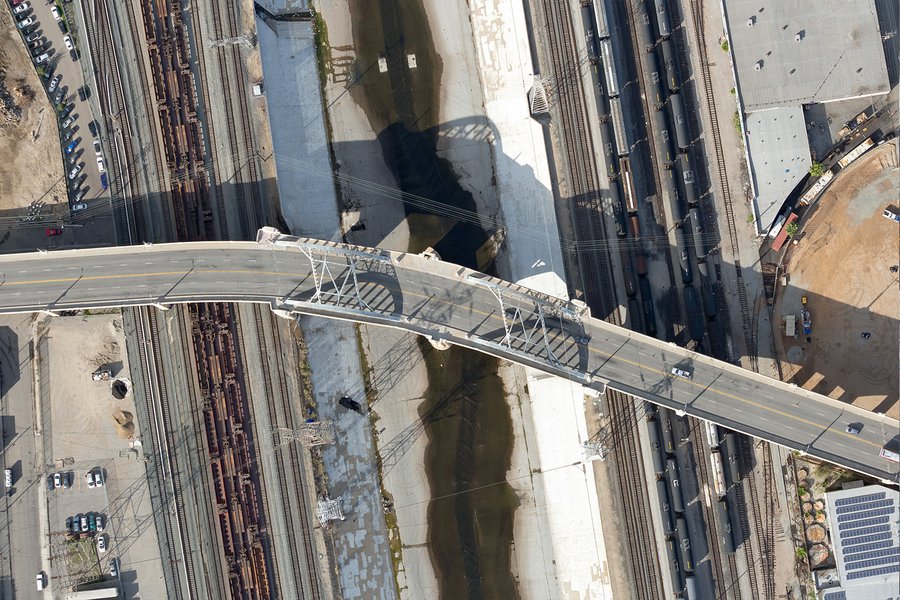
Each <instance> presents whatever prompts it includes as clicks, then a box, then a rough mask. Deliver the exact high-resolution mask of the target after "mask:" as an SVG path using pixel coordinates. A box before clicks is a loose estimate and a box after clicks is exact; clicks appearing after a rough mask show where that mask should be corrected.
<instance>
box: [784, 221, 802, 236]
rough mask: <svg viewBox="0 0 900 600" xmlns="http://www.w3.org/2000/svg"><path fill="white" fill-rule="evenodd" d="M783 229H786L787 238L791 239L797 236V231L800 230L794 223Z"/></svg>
mask: <svg viewBox="0 0 900 600" xmlns="http://www.w3.org/2000/svg"><path fill="white" fill-rule="evenodd" d="M785 229H787V234H788V237H789V238H792V237H794V236H795V235H797V231H798V230H799V229H800V227H799V226H798V225H797V224H796V223H788V225H787V227H786V228H785Z"/></svg>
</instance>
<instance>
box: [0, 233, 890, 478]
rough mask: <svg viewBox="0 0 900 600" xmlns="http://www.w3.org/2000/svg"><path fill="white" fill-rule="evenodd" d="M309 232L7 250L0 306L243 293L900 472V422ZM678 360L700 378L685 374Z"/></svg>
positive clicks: (434, 265) (534, 295)
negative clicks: (898, 441)
mask: <svg viewBox="0 0 900 600" xmlns="http://www.w3.org/2000/svg"><path fill="white" fill-rule="evenodd" d="M297 240H298V239H297V238H291V237H287V236H282V237H281V238H279V239H278V240H277V241H276V242H274V243H273V242H272V241H271V240H270V241H268V242H263V243H260V244H257V243H253V242H210V243H182V244H163V245H156V246H149V245H147V246H129V247H117V248H99V249H89V250H65V251H59V252H49V253H48V252H38V253H29V254H8V255H3V256H0V273H2V282H0V312H7V313H15V312H19V313H21V312H34V311H38V310H53V311H59V310H66V309H75V308H97V307H106V306H122V305H138V304H155V303H156V304H161V305H165V304H170V303H174V302H193V301H201V300H208V301H242V302H263V303H266V304H270V305H272V306H273V308H276V309H281V310H287V311H296V312H302V313H306V314H315V315H320V316H326V317H334V318H345V319H350V320H355V321H362V322H369V323H374V324H381V325H388V326H394V327H400V328H403V329H406V330H410V331H413V332H415V333H419V334H421V335H427V336H430V337H432V338H435V339H436V340H444V341H446V342H449V343H453V344H458V345H462V346H466V347H469V348H473V349H476V350H479V351H482V352H487V353H490V354H494V355H496V356H499V357H501V358H506V359H509V360H513V361H516V362H519V363H521V364H525V365H528V366H532V367H535V368H538V369H541V370H543V371H546V372H548V373H552V374H555V375H558V376H562V377H567V378H569V379H572V380H575V381H579V382H580V383H583V384H585V385H587V386H589V387H592V388H594V389H601V390H602V389H603V388H604V386H606V385H608V386H609V387H612V388H614V389H618V390H621V391H623V392H625V393H628V394H632V395H635V396H638V397H641V398H644V399H647V400H649V401H651V402H655V403H657V404H661V405H664V406H668V407H670V408H673V409H676V410H684V411H686V412H687V413H688V414H691V415H693V416H697V417H700V418H703V419H709V420H712V421H715V422H716V423H719V424H720V425H723V426H725V427H728V428H730V429H733V430H736V431H740V432H743V433H747V434H749V435H752V436H754V437H758V438H763V439H767V440H769V441H772V442H775V443H778V444H781V445H783V446H786V447H788V448H792V449H795V450H799V451H801V452H805V453H807V454H810V455H813V456H816V457H819V458H822V459H824V460H827V461H829V462H833V463H837V464H841V465H844V466H846V467H848V468H851V469H854V470H857V471H860V472H862V473H866V474H869V475H872V476H875V477H879V478H882V479H887V480H892V481H898V480H900V476H898V473H900V464H898V463H892V462H889V461H887V460H886V459H882V458H880V457H879V450H880V449H881V447H882V446H883V445H884V444H885V443H886V442H887V441H888V440H890V439H891V438H892V437H893V436H895V435H897V434H898V431H900V429H898V427H900V426H898V422H897V420H895V419H889V418H886V417H884V416H882V415H875V414H872V413H869V412H867V411H864V410H861V409H858V408H855V407H853V406H849V405H845V404H842V403H840V402H837V401H835V400H832V399H830V398H827V397H825V396H821V395H818V394H814V393H812V392H808V391H806V390H803V389H801V388H797V387H796V386H792V385H788V384H785V383H782V382H779V381H775V380H773V379H770V378H768V377H765V376H762V375H759V374H756V373H752V372H750V371H746V370H744V369H741V368H740V367H736V366H733V365H730V364H727V363H724V362H721V361H717V360H714V359H712V358H709V357H706V356H703V355H700V354H696V353H694V352H690V351H688V350H685V349H683V348H679V347H677V346H675V345H673V344H666V343H665V342H661V341H659V340H656V339H654V338H650V337H647V336H644V335H641V334H638V333H634V332H631V331H628V330H626V329H622V328H619V327H615V326H613V325H610V324H608V323H605V322H603V321H599V320H596V319H591V318H589V317H585V318H584V319H583V320H580V319H579V318H578V317H577V315H576V313H577V311H578V310H579V309H578V307H575V306H574V305H571V304H567V303H564V302H562V301H560V300H554V299H550V298H549V297H544V296H543V295H542V294H540V293H538V292H533V291H531V290H527V289H526V288H522V287H520V286H516V285H514V284H510V283H507V282H503V281H500V280H497V279H490V278H488V277H486V276H484V275H482V274H480V273H476V272H473V271H469V270H467V269H463V268H461V267H458V266H456V265H452V264H449V263H444V262H441V261H438V260H429V259H426V258H424V257H421V256H417V255H410V254H400V253H391V252H387V251H383V250H371V251H370V252H371V254H370V255H363V254H362V253H358V254H357V253H354V252H353V251H352V250H350V249H349V247H347V246H341V245H335V244H328V245H326V244H325V243H322V242H316V241H315V240H307V241H301V243H303V242H307V245H306V246H305V250H304V249H303V248H301V247H298V245H297V243H296V242H297ZM326 248H328V249H329V250H328V251H327V254H326V251H325V249H326ZM310 257H312V259H313V260H315V264H316V268H315V270H313V268H312V264H313V262H312V261H311V259H310ZM351 262H355V270H351V269H350V268H349V267H348V264H349V263H351ZM354 281H355V282H356V283H355V284H354ZM479 281H480V282H481V283H478V282H479ZM317 282H318V283H319V286H318V287H319V290H320V295H319V296H318V297H317V296H316V289H317V285H316V283H317ZM497 295H499V296H500V297H501V298H502V305H503V308H502V309H501V301H500V300H498V298H497ZM537 306H540V308H541V309H542V310H543V312H544V314H545V318H544V319H543V322H542V321H541V319H539V318H538V317H537V316H536V315H537V314H538V310H537V309H536V307H537ZM554 313H555V315H556V316H553V315H554ZM504 314H506V315H507V318H505V319H504V318H503V315H504ZM583 336H586V337H587V338H589V341H587V343H585V341H586V340H585V339H584V337H583ZM674 368H678V369H682V370H684V371H688V372H690V376H689V377H682V376H675V375H673V374H672V369H674ZM849 423H858V424H859V425H860V426H861V427H860V429H861V431H860V433H859V434H858V435H852V434H849V433H847V432H846V431H845V427H846V426H847V425H848V424H849Z"/></svg>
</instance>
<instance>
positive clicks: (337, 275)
mask: <svg viewBox="0 0 900 600" xmlns="http://www.w3.org/2000/svg"><path fill="white" fill-rule="evenodd" d="M285 245H289V246H292V247H295V248H297V250H299V251H300V252H301V253H302V254H303V255H304V256H305V257H306V259H307V260H308V261H309V270H310V275H309V276H310V278H311V279H312V282H313V289H312V290H311V293H310V294H309V295H305V297H303V298H293V299H294V300H301V301H303V302H307V303H309V304H313V305H316V304H317V305H320V306H329V307H337V308H340V309H344V310H354V311H363V312H368V313H374V314H378V315H385V314H388V315H392V314H397V313H399V312H400V311H401V310H402V306H401V304H402V302H401V300H400V298H399V297H398V295H397V294H396V293H395V292H392V291H391V287H396V286H395V285H393V284H394V283H395V282H396V279H397V273H396V271H395V269H394V266H393V264H391V260H390V258H389V257H387V256H384V255H382V254H378V253H373V252H365V251H360V250H356V249H354V248H346V247H340V246H338V245H332V244H328V243H315V244H314V243H309V242H305V241H303V240H297V241H291V242H288V243H286V244H285ZM286 300H287V299H286Z"/></svg>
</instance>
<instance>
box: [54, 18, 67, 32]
mask: <svg viewBox="0 0 900 600" xmlns="http://www.w3.org/2000/svg"><path fill="white" fill-rule="evenodd" d="M56 24H57V25H59V30H60V31H62V32H63V33H64V34H66V33H69V28H68V27H67V26H66V22H65V21H57V22H56Z"/></svg>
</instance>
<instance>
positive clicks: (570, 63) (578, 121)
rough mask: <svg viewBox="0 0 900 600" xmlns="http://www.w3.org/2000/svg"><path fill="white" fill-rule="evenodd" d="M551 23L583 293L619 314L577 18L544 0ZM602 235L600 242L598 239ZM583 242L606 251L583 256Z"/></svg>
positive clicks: (597, 308) (596, 310)
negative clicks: (583, 84) (577, 40)
mask: <svg viewBox="0 0 900 600" xmlns="http://www.w3.org/2000/svg"><path fill="white" fill-rule="evenodd" d="M542 7H543V13H544V18H545V19H546V23H547V41H548V46H549V49H550V52H551V57H552V60H551V64H552V73H553V75H552V77H553V79H554V81H555V82H556V85H557V86H558V89H557V90H556V94H555V97H556V98H557V100H558V103H559V106H558V108H557V111H556V115H557V116H558V118H559V119H560V121H561V122H560V125H559V142H560V144H561V145H562V146H563V148H564V151H565V154H566V161H565V163H566V168H567V171H568V181H569V185H570V187H571V189H570V190H569V191H570V193H571V198H572V204H573V206H574V209H575V210H574V218H573V221H574V223H573V224H574V227H575V248H574V252H575V254H576V256H575V263H576V264H577V265H578V268H579V275H580V279H581V287H582V292H583V294H584V298H585V301H586V302H587V304H588V305H589V306H590V307H591V309H592V312H593V314H598V315H599V314H602V315H608V314H610V313H613V312H615V311H614V309H615V306H616V298H615V290H614V279H613V277H612V270H611V267H610V264H609V255H608V253H606V252H605V251H604V250H602V248H603V247H604V244H603V243H602V242H605V240H606V227H605V222H604V216H603V206H602V202H601V199H600V195H599V192H598V191H597V190H598V188H599V179H598V177H597V172H596V165H595V163H594V149H593V144H592V140H591V139H590V134H589V128H588V123H587V116H586V112H585V104H584V95H583V90H582V87H581V82H580V77H573V76H572V74H573V73H580V71H581V62H580V60H579V58H578V52H577V51H576V46H575V43H574V41H573V33H572V18H571V14H570V13H569V8H568V4H566V3H564V2H558V1H557V0H543V2H542ZM598 236H599V238H600V239H598ZM579 242H582V243H586V244H588V246H589V247H593V248H601V250H591V251H585V252H581V251H579V249H578V245H579Z"/></svg>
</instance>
